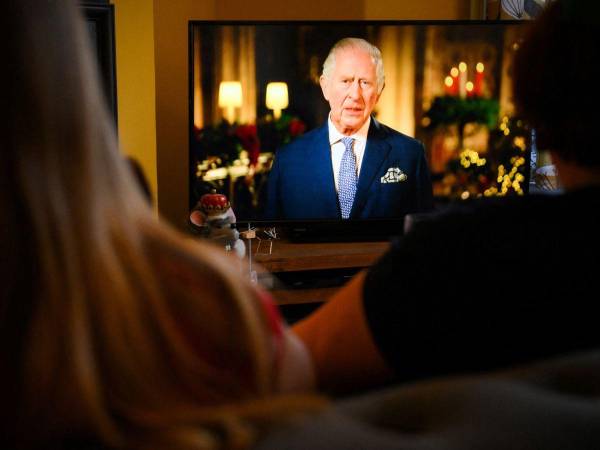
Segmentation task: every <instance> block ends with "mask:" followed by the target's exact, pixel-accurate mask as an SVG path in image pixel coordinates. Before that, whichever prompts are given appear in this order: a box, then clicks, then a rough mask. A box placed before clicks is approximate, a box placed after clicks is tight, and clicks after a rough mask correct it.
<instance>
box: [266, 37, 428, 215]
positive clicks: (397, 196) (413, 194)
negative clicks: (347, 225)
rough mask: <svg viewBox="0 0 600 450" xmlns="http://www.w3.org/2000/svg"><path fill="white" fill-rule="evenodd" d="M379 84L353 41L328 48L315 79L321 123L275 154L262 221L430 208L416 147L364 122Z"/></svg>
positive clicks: (360, 44)
mask: <svg viewBox="0 0 600 450" xmlns="http://www.w3.org/2000/svg"><path fill="white" fill-rule="evenodd" d="M384 84H385V81H384V73H383V61H382V58H381V52H380V51H379V49H378V48H377V47H375V46H374V45H371V44H370V43H368V42H367V41H365V40H363V39H358V38H345V39H342V40H341V41H339V42H338V43H336V44H335V45H334V46H333V48H332V49H331V51H330V52H329V56H328V57H327V59H326V60H325V62H324V64H323V74H322V75H321V89H322V91H323V96H324V97H325V99H326V100H327V101H328V102H329V105H330V107H331V111H330V113H329V117H328V119H327V123H325V124H324V125H323V126H321V127H319V128H317V129H315V130H313V131H311V132H310V133H307V134H305V135H303V136H301V137H300V138H298V139H296V140H294V141H293V142H291V143H290V144H288V145H287V146H285V147H283V148H281V149H279V150H278V151H277V153H276V155H275V160H274V162H273V167H272V169H271V172H270V174H269V181H268V194H267V207H266V211H265V217H266V218H268V219H367V218H385V217H393V218H400V217H403V216H404V215H405V214H407V213H415V212H421V211H428V210H429V209H431V208H432V204H433V203H432V202H433V201H432V188H431V180H430V176H429V169H428V167H427V162H426V160H425V152H424V149H423V145H422V144H421V143H420V142H418V141H416V140H415V139H413V138H410V137H408V136H405V135H404V134H402V133H399V132H397V131H395V130H393V129H391V128H389V127H387V126H385V125H383V124H382V123H379V122H378V121H377V120H375V118H374V117H372V116H371V113H372V112H373V109H374V108H375V105H376V104H377V101H378V100H379V97H380V96H381V93H382V91H383V87H384Z"/></svg>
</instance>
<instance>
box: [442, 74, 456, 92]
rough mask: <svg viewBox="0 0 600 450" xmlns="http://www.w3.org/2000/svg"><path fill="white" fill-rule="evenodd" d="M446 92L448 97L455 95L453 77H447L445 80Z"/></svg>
mask: <svg viewBox="0 0 600 450" xmlns="http://www.w3.org/2000/svg"><path fill="white" fill-rule="evenodd" d="M444 92H445V93H446V95H452V94H453V93H454V80H452V77H451V76H447V77H446V78H445V79H444Z"/></svg>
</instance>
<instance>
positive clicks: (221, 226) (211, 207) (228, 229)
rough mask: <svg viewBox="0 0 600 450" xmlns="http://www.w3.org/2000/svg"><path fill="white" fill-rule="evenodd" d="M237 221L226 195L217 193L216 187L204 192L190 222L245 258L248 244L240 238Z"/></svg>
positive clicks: (226, 248) (208, 236) (211, 238)
mask: <svg viewBox="0 0 600 450" xmlns="http://www.w3.org/2000/svg"><path fill="white" fill-rule="evenodd" d="M235 221H236V218H235V214H234V212H233V209H231V205H230V204H229V200H227V197H226V196H225V195H223V194H217V191H216V190H215V189H213V190H212V192H211V193H210V194H204V195H203V196H202V197H201V198H200V201H199V202H198V204H197V205H196V208H194V210H193V211H192V212H191V214H190V222H192V224H194V225H195V226H196V227H197V228H198V229H199V231H200V235H201V236H203V237H206V238H207V239H210V240H212V241H214V242H216V243H218V244H219V245H221V246H222V247H223V248H225V250H226V251H234V252H235V254H236V255H237V256H239V257H240V258H243V257H244V255H245V254H246V245H245V244H244V242H243V241H242V240H241V239H240V238H239V237H240V233H239V232H238V230H237V229H236V228H235V227H234V224H235Z"/></svg>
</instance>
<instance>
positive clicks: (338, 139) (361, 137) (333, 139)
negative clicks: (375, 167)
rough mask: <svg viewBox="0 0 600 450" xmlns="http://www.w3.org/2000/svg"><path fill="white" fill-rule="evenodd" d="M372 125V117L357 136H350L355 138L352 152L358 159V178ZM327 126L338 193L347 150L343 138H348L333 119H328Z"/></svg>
mask: <svg viewBox="0 0 600 450" xmlns="http://www.w3.org/2000/svg"><path fill="white" fill-rule="evenodd" d="M370 124H371V117H369V118H368V119H367V121H366V122H365V123H364V124H363V126H362V127H361V128H360V130H358V131H357V132H356V133H355V134H353V135H351V136H348V137H351V138H354V145H353V148H352V150H353V151H354V156H355V157H356V178H357V179H358V177H359V175H360V168H361V166H362V160H363V156H364V154H365V147H366V146H367V135H368V134H369V125H370ZM327 126H328V128H329V146H330V148H331V164H332V166H333V180H334V182H335V191H336V192H338V190H339V187H338V186H339V184H338V179H339V177H340V164H341V163H342V156H343V155H344V151H345V150H346V148H345V147H344V144H343V143H342V138H343V137H346V136H345V135H343V134H342V133H340V132H339V131H338V130H337V128H336V127H335V125H334V124H333V122H332V121H331V117H329V118H328V119H327Z"/></svg>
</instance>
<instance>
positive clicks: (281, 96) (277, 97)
mask: <svg viewBox="0 0 600 450" xmlns="http://www.w3.org/2000/svg"><path fill="white" fill-rule="evenodd" d="M266 104H267V108H269V109H272V110H273V117H274V118H275V119H279V118H280V117H281V110H282V109H284V108H287V106H288V88H287V84H285V83H283V82H274V83H269V84H267V96H266Z"/></svg>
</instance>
